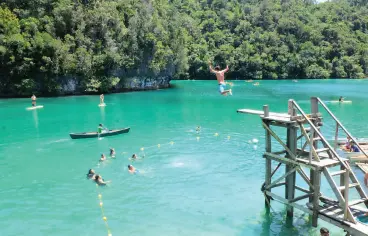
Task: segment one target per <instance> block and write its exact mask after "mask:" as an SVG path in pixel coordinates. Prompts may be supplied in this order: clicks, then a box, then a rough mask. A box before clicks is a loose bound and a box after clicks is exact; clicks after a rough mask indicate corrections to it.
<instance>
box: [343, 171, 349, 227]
mask: <svg viewBox="0 0 368 236" xmlns="http://www.w3.org/2000/svg"><path fill="white" fill-rule="evenodd" d="M349 174H350V173H349V169H346V172H345V173H344V181H345V189H344V198H345V204H344V219H345V220H348V207H349V184H350V181H349V179H350V177H349Z"/></svg>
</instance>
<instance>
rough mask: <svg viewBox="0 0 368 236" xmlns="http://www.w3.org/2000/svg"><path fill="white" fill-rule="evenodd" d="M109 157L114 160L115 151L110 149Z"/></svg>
mask: <svg viewBox="0 0 368 236" xmlns="http://www.w3.org/2000/svg"><path fill="white" fill-rule="evenodd" d="M110 157H112V158H115V149H114V148H110Z"/></svg>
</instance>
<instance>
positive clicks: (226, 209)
mask: <svg viewBox="0 0 368 236" xmlns="http://www.w3.org/2000/svg"><path fill="white" fill-rule="evenodd" d="M233 82H234V87H233V94H234V95H233V96H229V97H222V96H220V95H219V94H218V91H217V83H216V81H173V82H172V84H173V85H174V86H173V88H171V89H166V90H158V91H147V92H132V93H121V94H111V95H105V102H106V104H107V106H106V107H105V108H100V107H98V106H97V104H98V102H99V98H98V96H74V97H59V98H39V99H38V104H42V105H44V108H43V109H39V110H34V111H27V110H25V108H26V107H28V106H29V105H30V99H3V100H0V114H1V115H0V116H1V126H0V129H1V131H2V132H1V136H0V168H1V171H0V176H1V179H2V186H1V190H0V191H1V199H0V205H1V208H0V232H1V235H7V236H11V235H25V234H27V235H29V236H33V235H107V228H106V226H105V224H104V221H103V219H102V217H103V215H104V216H106V217H107V223H108V228H109V229H110V230H111V233H112V235H150V236H151V235H196V236H197V235H198V236H199V235H201V236H202V235H203V236H206V235H211V236H215V235H226V236H230V235H318V229H319V228H313V227H311V226H310V223H309V220H308V215H306V214H304V213H302V212H300V211H297V210H296V211H295V217H294V220H293V222H292V224H291V223H290V222H287V221H286V217H285V215H286V214H285V206H284V205H282V204H279V203H277V202H272V209H271V211H270V212H267V211H266V210H265V208H264V198H263V195H262V193H261V191H260V187H261V185H262V183H263V181H264V173H265V170H264V159H263V158H262V152H263V150H264V140H263V139H264V130H263V128H262V127H261V123H260V119H259V117H257V116H252V115H244V114H237V113H236V110H237V109H239V108H250V109H258V110H261V109H262V106H263V105H264V104H268V105H269V106H270V110H271V111H275V112H286V111H287V100H288V99H290V98H293V99H295V100H296V101H297V102H299V104H300V105H301V106H302V108H303V109H305V110H306V111H309V98H310V97H311V96H319V97H321V98H322V99H324V100H336V99H337V98H338V97H339V96H340V95H341V96H345V97H346V99H347V100H352V101H353V103H352V104H342V105H339V104H331V105H330V106H329V107H330V108H331V110H332V111H333V112H334V113H335V114H336V116H337V117H338V118H339V119H340V120H341V121H342V122H343V123H344V124H345V126H346V127H347V128H348V129H349V130H350V131H351V132H352V133H353V135H355V136H357V137H367V136H368V128H367V125H366V123H367V119H366V117H368V109H367V108H368V105H367V101H368V93H367V91H368V81H366V80H300V81H299V82H297V83H295V82H292V81H260V86H253V85H252V83H246V82H245V81H233ZM99 123H103V124H104V125H105V126H107V127H108V128H122V127H131V130H130V132H129V133H128V134H124V135H119V136H114V137H108V138H103V139H101V140H98V139H82V140H72V139H71V138H70V137H69V133H70V132H84V131H95V130H96V129H97V126H98V124H99ZM197 126H201V132H200V134H199V135H197V134H196V132H195V128H196V127H197ZM333 130H334V126H333V123H332V122H329V121H327V120H326V121H325V126H324V131H325V132H326V133H327V136H329V137H333ZM216 133H217V135H216ZM284 133H285V132H284ZM197 137H199V138H197ZM254 138H255V139H258V140H259V143H257V144H253V143H252V144H250V143H249V141H250V140H252V139H254ZM170 142H174V143H173V144H170ZM158 144H160V145H159V146H158ZM109 147H114V148H115V150H116V152H117V158H116V159H115V160H111V159H109V160H108V161H106V162H105V163H101V164H99V162H98V160H99V156H100V154H101V153H105V154H108V151H109ZM141 148H143V151H142V150H141ZM133 153H137V154H138V155H143V154H145V158H144V159H142V160H140V161H136V162H134V163H132V162H131V161H130V160H129V157H130V156H131V155H132V154H133ZM128 164H133V165H134V166H135V167H136V168H138V169H139V170H140V171H141V173H140V174H138V175H131V174H129V173H128V172H127V165H128ZM90 168H93V169H95V170H96V172H97V173H99V174H101V175H102V176H103V178H104V179H105V180H111V181H112V182H111V183H110V184H109V186H107V187H103V188H101V187H99V188H97V187H96V185H95V184H94V183H93V182H92V181H90V180H87V179H86V176H85V175H86V173H87V171H88V169H90ZM356 173H357V176H358V178H359V179H362V176H363V175H362V173H361V172H360V171H359V170H357V169H356ZM322 189H323V191H325V192H327V193H331V191H330V190H329V189H328V188H326V187H323V188H322ZM98 194H101V195H102V198H103V210H104V214H102V213H101V209H100V207H99V199H98ZM321 226H325V227H328V228H329V229H330V230H331V232H332V234H331V235H342V233H343V231H342V230H340V229H338V228H336V227H334V226H332V225H330V224H327V223H325V222H323V221H321V220H320V221H319V227H321Z"/></svg>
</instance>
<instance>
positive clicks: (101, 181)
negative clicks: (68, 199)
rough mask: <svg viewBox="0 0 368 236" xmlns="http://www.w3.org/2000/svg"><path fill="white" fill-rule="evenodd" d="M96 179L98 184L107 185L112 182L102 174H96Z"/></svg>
mask: <svg viewBox="0 0 368 236" xmlns="http://www.w3.org/2000/svg"><path fill="white" fill-rule="evenodd" d="M94 180H95V182H96V184H98V185H106V184H108V183H109V182H110V181H105V180H103V179H102V177H101V175H96V176H95V179H94Z"/></svg>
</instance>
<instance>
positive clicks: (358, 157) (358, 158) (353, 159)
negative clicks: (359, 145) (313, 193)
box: [349, 155, 368, 163]
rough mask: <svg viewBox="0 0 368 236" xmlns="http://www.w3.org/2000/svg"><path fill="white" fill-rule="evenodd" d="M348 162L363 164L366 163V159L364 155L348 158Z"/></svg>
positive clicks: (367, 160)
mask: <svg viewBox="0 0 368 236" xmlns="http://www.w3.org/2000/svg"><path fill="white" fill-rule="evenodd" d="M349 160H350V161H351V162H364V163H368V157H366V155H359V156H353V157H349Z"/></svg>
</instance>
